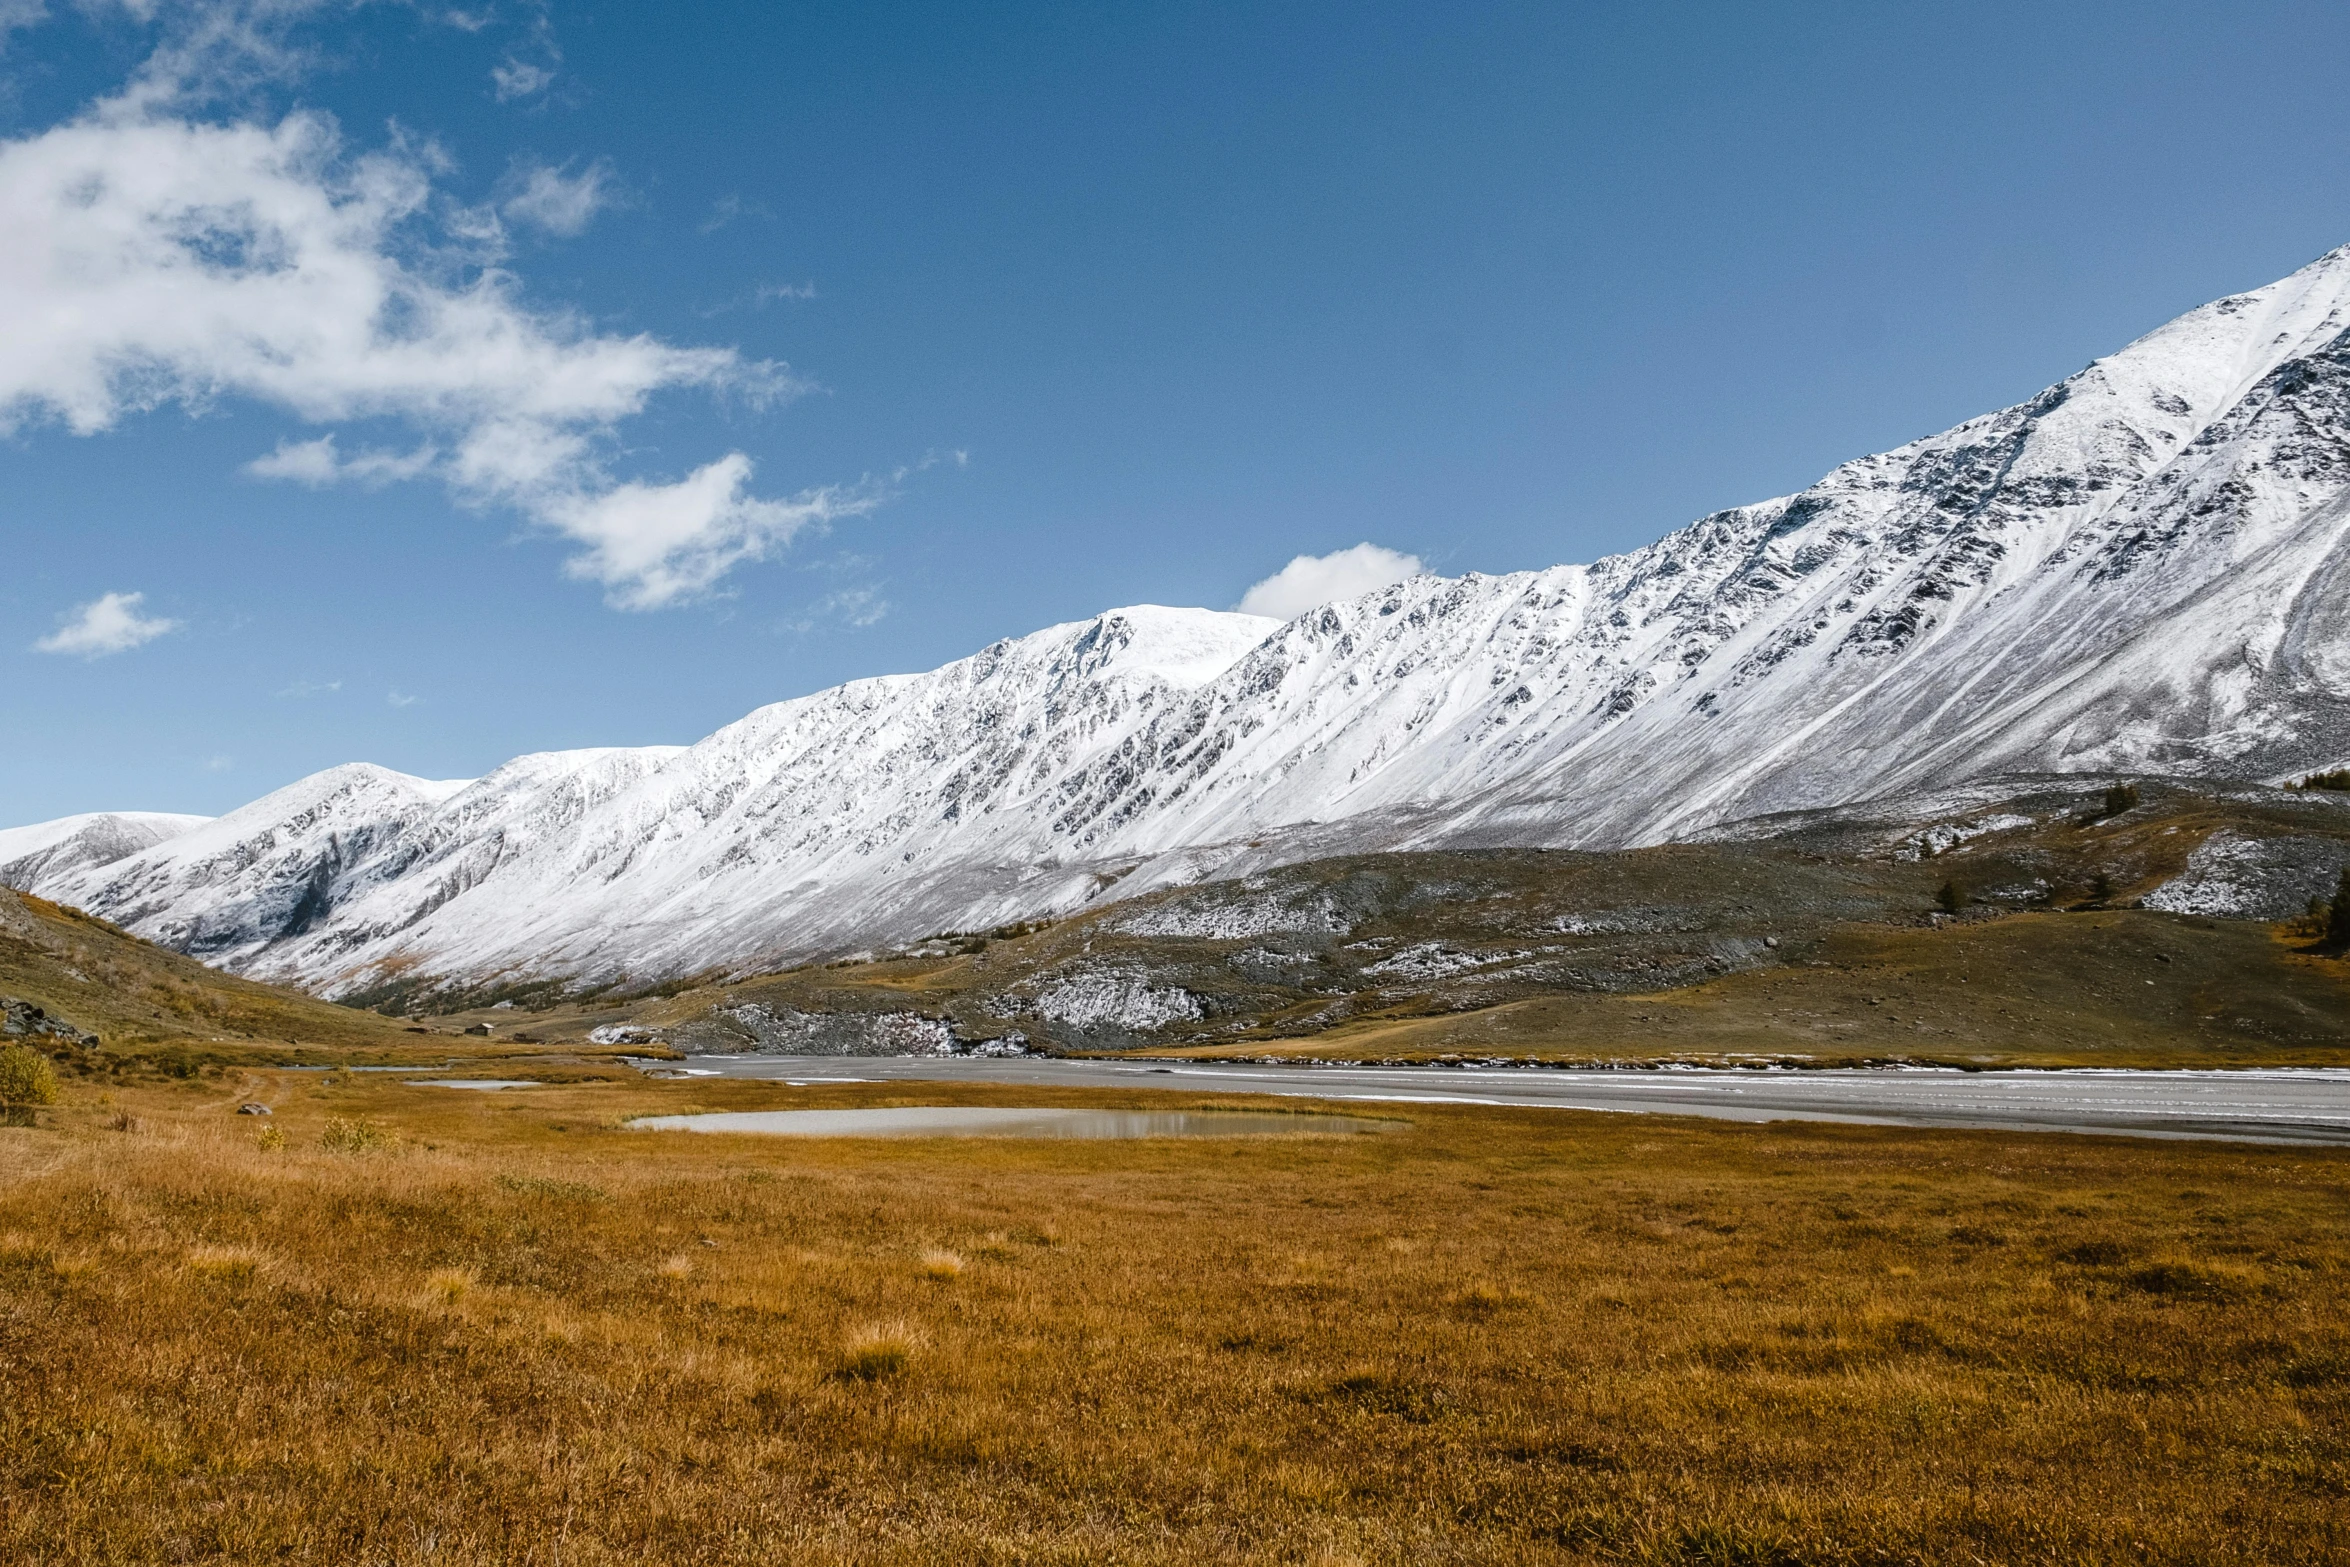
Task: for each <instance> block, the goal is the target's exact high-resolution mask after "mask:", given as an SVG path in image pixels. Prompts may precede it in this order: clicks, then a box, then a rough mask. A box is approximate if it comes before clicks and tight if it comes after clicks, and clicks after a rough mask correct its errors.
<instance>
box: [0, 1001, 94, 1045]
mask: <svg viewBox="0 0 2350 1567" xmlns="http://www.w3.org/2000/svg"><path fill="white" fill-rule="evenodd" d="M0 1036H4V1037H6V1038H10V1039H27V1040H43V1039H54V1040H58V1041H61V1042H62V1043H65V1044H68V1045H78V1046H80V1047H81V1048H82V1049H84V1050H95V1049H97V1048H98V1036H97V1035H96V1034H93V1033H90V1032H88V1031H87V1030H85V1029H80V1028H76V1027H75V1026H74V1025H73V1024H71V1023H68V1022H67V1021H66V1020H65V1019H63V1018H61V1017H56V1016H53V1015H51V1014H50V1013H49V1012H48V1011H46V1010H45V1009H43V1008H41V1007H38V1006H35V1005H34V1004H33V1003H32V1002H30V1001H19V1000H18V999H17V998H16V997H14V996H6V997H0Z"/></svg>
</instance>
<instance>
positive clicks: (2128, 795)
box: [2098, 783, 2138, 816]
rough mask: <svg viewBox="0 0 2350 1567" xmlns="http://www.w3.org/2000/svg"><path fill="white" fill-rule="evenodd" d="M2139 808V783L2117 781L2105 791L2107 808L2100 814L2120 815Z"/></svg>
mask: <svg viewBox="0 0 2350 1567" xmlns="http://www.w3.org/2000/svg"><path fill="white" fill-rule="evenodd" d="M2137 808H2138V787H2137V785H2135V784H2125V783H2117V784H2115V785H2114V786H2113V787H2112V788H2110V789H2108V790H2106V791H2105V809H2104V810H2102V811H2100V812H2099V813H2098V814H2099V815H2100V816H2119V815H2121V814H2122V813H2123V812H2124V811H2134V810H2136V809H2137Z"/></svg>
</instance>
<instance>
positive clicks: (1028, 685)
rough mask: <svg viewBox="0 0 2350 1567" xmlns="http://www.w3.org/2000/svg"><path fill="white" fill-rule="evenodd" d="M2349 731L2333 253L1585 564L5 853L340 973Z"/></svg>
mask: <svg viewBox="0 0 2350 1567" xmlns="http://www.w3.org/2000/svg"><path fill="white" fill-rule="evenodd" d="M2345 760H2350V250H2345V251H2337V252H2334V253H2332V254H2329V255H2327V256H2325V257H2322V258H2320V259H2319V260H2318V261H2317V262H2315V263H2313V264H2312V265H2310V266H2309V267H2307V268H2304V269H2303V270H2302V271H2300V272H2298V273H2296V274H2294V275H2293V276H2292V277H2290V278H2287V279H2285V280H2284V281H2282V282H2279V283H2276V284H2273V285H2271V286H2269V287H2267V288H2263V289H2260V290H2257V291H2255V292H2253V293H2249V294H2242V295H2237V296H2233V297H2230V298H2227V299H2223V300H2220V301H2217V302H2216V303H2214V304H2211V305H2207V306H2205V307H2203V308H2202V309H2199V310H2195V311H2192V312H2190V313H2188V314H2187V315H2185V316H2182V317H2180V318H2179V319H2178V320H2177V321H2174V322H2172V323H2170V324H2169V325H2167V326H2165V327H2163V328H2161V329H2160V330H2158V331H2156V332H2154V333H2152V334H2150V335H2148V336H2147V337H2145V338H2142V339H2140V340H2139V341H2138V342H2136V343H2133V344H2131V345H2130V346H2128V347H2127V348H2125V349H2123V350H2122V351H2121V352H2119V353H2117V354H2115V355H2113V356H2112V357H2110V358H2107V359H2102V360H2099V361H2098V362H2096V363H2094V364H2092V365H2090V366H2088V367H2087V368H2086V369H2084V370H2082V371H2081V372H2080V373H2079V374H2077V375H2074V376H2072V377H2070V378H2068V379H2067V380H2065V381H2063V382H2061V383H2059V384H2058V385H2057V386H2054V387H2051V388H2050V389H2048V390H2047V391H2046V392H2044V393H2042V394H2040V395H2039V396H2037V397H2035V398H2032V399H2031V400H2029V401H2028V402H2025V403H2022V404H2019V405H2017V406H2016V407H2013V408H2009V409H2005V410H2002V411H2001V412H1998V413H1994V414H1989V415H1986V416H1984V417H1982V418H1979V419H1975V420H1970V421H1969V422H1967V423H1966V424H1963V425H1960V426H1959V427H1957V428H1956V429H1953V430H1950V431H1947V432H1944V433H1943V434H1940V435H1936V436H1932V437H1929V438H1927V439H1924V440H1920V441H1917V442H1913V443H1911V444H1910V445H1908V446H1904V447H1902V448H1900V449H1898V450H1896V451H1892V452H1888V453H1885V454H1883V455H1881V456H1876V457H1868V458H1863V459H1861V460H1859V461H1857V462H1853V463H1848V464H1846V465H1845V466H1844V467H1842V468H1839V469H1837V470H1836V471H1835V472H1833V473H1831V474H1829V475H1828V476H1827V477H1826V478H1824V479H1823V480H1821V481H1820V482H1819V483H1818V484H1816V485H1814V486H1812V487H1811V488H1810V489H1808V490H1806V491H1804V492H1803V493H1802V494H1800V495H1795V496H1791V497H1786V498H1783V499H1779V500H1773V501H1766V502H1763V503H1761V504H1758V505H1754V506H1746V507H1740V508H1737V509H1734V510H1730V511H1725V512H1721V513H1718V514H1716V515H1714V516H1711V517H1707V518H1704V519H1702V520H1701V521H1699V522H1697V523H1695V524H1692V525H1691V526H1689V527H1687V528H1685V529H1682V530H1681V531H1680V532H1678V533H1675V534H1673V535H1672V536H1670V537H1669V538H1666V539H1664V540H1662V541H1660V542H1659V543H1657V544H1655V545H1652V546H1650V547H1649V548H1647V549H1643V550H1638V551H1635V552H1633V553H1631V554H1628V555H1622V556H1617V557H1613V558H1611V559H1607V560H1602V561H1599V562H1597V563H1595V564H1593V565H1589V566H1561V567H1557V568H1554V569H1551V570H1548V571H1540V572H1529V573H1522V574H1519V575H1514V576H1506V577H1478V576H1470V577H1464V578H1458V579H1444V578H1437V577H1421V578H1416V579H1414V580H1412V581H1410V582H1407V583H1404V584H1401V585H1399V586H1397V587H1394V588H1391V589H1386V590H1382V591H1380V592H1377V593H1373V594H1369V595H1366V596H1365V597H1363V598H1360V599H1357V600H1354V601H1352V602H1349V603H1343V604H1336V605H1332V606H1329V607H1327V608H1324V609H1320V610H1316V611H1313V612H1311V613H1309V614H1307V615H1304V616H1301V617H1300V618H1298V619H1296V620H1294V621H1291V622H1289V623H1287V624H1276V623H1274V622H1271V621H1266V620H1260V619H1255V618H1252V617H1248V616H1238V615H1223V614H1216V613H1212V612H1209V611H1204V610H1166V609H1154V608H1136V609H1128V610H1121V611H1116V612H1113V613H1111V614H1108V615H1104V616H1101V617H1099V618H1098V619H1095V620H1092V621H1087V622H1083V623H1079V624H1074V625H1068V626H1057V627H1053V628H1050V629H1048V630H1045V631H1041V632H1037V633H1035V634H1034V635H1032V636H1028V637H1023V638H1019V639H1017V640H1012V641H1006V642H1002V643H998V644H997V645H995V646H994V647H991V648H988V649H986V650H985V651H983V652H981V653H979V654H976V655H974V656H973V657H971V658H968V659H964V660H961V661H959V662H957V663H954V664H950V665H948V666H946V667H945V668H943V669H939V670H935V671H932V672H930V673H928V674H924V675H911V676H893V677H889V678H886V679H878V680H866V681H858V682H854V683H852V684H849V685H846V686H842V687H839V688H837V689H835V690H831V691H826V692H821V693H818V694H816V695H814V696H809V697H804V698H800V699H798V700H796V701H791V702H784V703H780V704H778V705H776V706H774V707H770V708H766V709H762V710H761V711H759V712H757V713H754V714H752V715H751V716H750V717H748V718H746V719H744V720H742V721H741V722H740V723H737V724H734V725H731V726H729V727H728V728H726V729H723V730H720V731H719V732H718V733H717V734H715V735H712V736H711V737H709V738H708V739H706V740H704V741H702V742H701V743H700V744H698V745H695V746H692V747H688V748H683V749H656V750H638V751H594V752H569V753H562V754H557V755H548V756H534V757H525V758H522V759H520V760H518V761H516V762H513V763H510V764H508V765H507V766H506V767H504V768H501V769H499V770H498V771H497V772H496V773H493V774H491V775H490V776H489V777H487V778H484V779H481V780H479V781H477V782H474V783H471V784H435V783H428V782H426V781H423V780H419V779H411V778H405V777H402V776H401V775H399V774H395V773H389V772H386V771H384V770H382V769H379V768H368V767H346V768H338V769H335V770H333V771H331V772H328V773H324V774H320V775H318V776H317V777H315V778H311V779H306V780H303V781H302V782H300V783H298V784H295V785H293V786H291V787H289V788H287V789H285V790H281V791H279V793H278V794H275V795H272V796H270V797H268V798H267V799H264V800H261V801H257V802H255V803H254V804H253V805H251V806H248V807H246V808H245V809H243V810H241V811H238V812H236V813H233V814H232V815H230V816H227V817H223V818H221V819H220V820H218V821H215V822H212V823H209V824H205V825H203V826H200V827H197V828H195V829H193V830H191V831H187V832H184V833H182V834H180V835H179V836H176V837H173V838H171V839H170V840H169V841H166V842H160V843H157V844H156V845H154V846H152V847H150V848H147V849H144V850H142V851H140V852H136V853H132V854H129V855H127V856H124V857H120V858H116V859H113V860H109V861H106V862H104V863H96V864H80V865H73V866H66V865H63V864H60V865H59V866H56V867H50V866H46V865H44V866H42V867H39V868H36V869H35V870H33V871H30V872H25V873H22V874H24V875H25V876H26V877H27V879H26V880H25V881H24V882H23V883H22V884H23V885H27V886H29V887H30V888H31V889H32V890H35V891H39V892H42V893H43V894H45V895H47V896H51V897H56V898H59V899H62V900H64V901H68V902H72V903H76V904H79V905H81V906H82V907H84V908H87V909H89V910H91V911H92V912H95V913H99V914H103V915H105V916H106V917H108V918H111V919H114V920H116V921H118V922H119V923H122V924H124V925H126V926H128V927H130V928H131V929H133V930H135V931H137V932H139V933H140V934H142V935H147V936H150V937H152V938H154V939H157V940H160V941H163V942H165V943H167V944H169V945H173V946H176V947H179V948H180V949H181V950H184V951H188V952H192V953H197V954H199V955H202V956H205V957H207V958H208V959H210V960H212V961H215V962H217V963H220V964H222V965H223V966H226V967H229V968H233V969H236V970H238V971H240V972H247V973H252V974H255V975H257V976H259V977H264V978H272V979H282V980H291V981H295V982H299V983H303V984H306V985H309V986H312V987H313V988H316V989H318V990H320V991H322V992H323V993H326V994H330V995H335V996H345V997H349V996H370V995H372V996H379V997H380V996H386V995H392V994H397V993H398V992H399V991H400V990H401V989H403V988H412V989H419V990H432V989H436V988H437V989H440V990H443V991H458V992H471V993H475V994H485V993H489V992H491V991H494V989H495V987H497V986H500V985H510V984H515V983H518V982H521V981H524V980H528V979H532V978H538V977H545V976H560V977H567V978H575V979H578V980H581V981H583V982H586V981H592V982H607V981H614V980H621V979H626V980H631V981H635V982H646V981H650V980H654V979H662V978H669V977H674V976H678V975H683V974H695V973H707V972H713V971H716V972H745V971H749V970H754V969H758V968H762V967H772V966H776V965H779V964H782V963H785V962H790V961H797V960H800V959H804V958H807V957H810V956H815V955H822V954H833V953H841V952H845V951H848V950H851V949H854V948H858V947H863V946H867V945H875V944H881V943H892V942H902V941H905V940H908V939H910V938H912V937H914V936H916V935H918V934H920V933H921V932H923V931H935V930H969V929H977V928H987V927H990V926H995V925H1000V924H1003V923H1005V922H1008V921H1012V920H1016V919H1022V918H1026V917H1029V916H1033V915H1038V914H1045V913H1054V912H1061V911H1066V910H1069V909H1072V908H1076V907H1079V906H1082V905H1084V904H1086V903H1088V902H1092V901H1097V900H1099V899H1102V898H1104V897H1109V896H1124V895H1127V894H1130V893H1133V892H1137V891H1142V890H1147V889H1149V888H1152V887H1161V886H1167V885H1172V884H1177V883H1182V882H1186V881H1195V880H1199V879H1201V878H1204V877H1207V876H1214V875H1221V876H1231V875H1236V874H1245V873H1246V872H1248V871H1249V870H1251V869H1252V868H1257V867H1262V866H1265V865H1269V864H1276V863H1282V862H1291V861H1297V860H1302V859H1307V858H1313V857H1320V856H1329V855H1335V854H1345V853H1358V852H1366V851H1373V850H1390V849H1421V848H1438V847H1446V846H1460V845H1478V844H1487V845H1493V844H1518V845H1529V846H1553V847H1609V846H1623V845H1632V844H1640V843H1651V842H1658V841H1664V840H1669V839H1673V838H1676V837H1687V836H1691V835H1696V834H1701V833H1705V832H1710V831H1714V830H1716V829H1719V828H1720V827H1722V826H1723V824H1726V823H1730V822H1734V821H1738V820H1741V819H1745V818H1750V817H1753V816H1756V815H1760V814H1763V813H1770V812H1779V811H1787V810H1797V809H1812V808H1818V807H1823V806H1828V805H1833V804H1837V803H1840V802H1845V801H1851V800H1856V799H1865V798H1871V797H1876V796H1881V795H1886V794H1893V793H1901V792H1905V791H1910V790H1915V789H1919V788H1925V787H1947V786H1953V785H1958V784H1964V783H1967V782H1970V781H1973V780H1981V779H1988V778H1994V777H2002V776H2008V775H2016V774H2049V773H2058V774H2066V773H2070V774H2088V775H2117V774H2162V775H2171V776H2185V777H2201V778H2214V779H2260V778H2277V777H2281V776H2285V775H2290V774H2298V773H2303V772H2310V771H2315V770H2317V769H2320V768H2323V767H2328V766H2337V765H2340V764H2341V763H2342V762H2344V761H2345ZM1921 852H1922V851H1921ZM1233 917H1234V918H1236V919H1240V920H1243V921H1244V922H1245V921H1246V920H1247V919H1250V918H1254V917H1256V916H1254V915H1249V914H1246V913H1243V912H1239V911H1235V913H1234V916H1233ZM1268 917H1275V916H1272V915H1268ZM1277 917H1278V918H1279V919H1280V920H1289V919H1291V918H1293V917H1323V916H1318V915H1314V912H1313V911H1289V910H1283V911H1278V914H1277ZM1326 917H1328V918H1333V919H1342V918H1343V917H1344V911H1342V910H1337V911H1330V912H1329V913H1328V914H1327V916H1326ZM1234 929H1235V932H1236V933H1238V932H1239V931H1240V929H1241V927H1239V926H1235V927H1234ZM1398 961H1404V960H1403V959H1401V958H1399V959H1398ZM1409 961H1411V962H1415V963H1421V964H1442V963H1444V962H1448V961H1452V959H1450V958H1447V957H1446V956H1445V955H1443V954H1440V953H1428V954H1420V955H1418V956H1416V957H1413V958H1412V959H1410V960H1409ZM1041 999H1042V998H1041V997H1040V998H1039V1000H1040V1001H1041ZM1072 1004H1075V1003H1072ZM1154 1004H1155V1003H1154ZM1169 1004H1173V1003H1169ZM1136 1016H1137V1017H1139V1016H1140V1014H1139V1013H1138V1014H1136Z"/></svg>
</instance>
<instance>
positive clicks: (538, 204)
mask: <svg viewBox="0 0 2350 1567" xmlns="http://www.w3.org/2000/svg"><path fill="white" fill-rule="evenodd" d="M508 183H509V185H510V187H511V190H512V194H510V195H508V196H507V197H506V198H505V199H504V200H503V201H501V202H499V204H498V211H499V212H501V213H503V214H504V215H505V216H506V218H507V220H508V221H509V222H513V223H519V224H522V225H524V226H525V227H528V228H535V229H541V230H544V231H545V232H547V233H549V234H554V235H558V236H560V237H562V238H566V239H568V238H570V237H571V236H573V235H575V234H582V233H585V232H586V231H587V226H588V224H590V223H591V222H593V221H595V216H596V214H597V213H599V212H601V211H603V210H604V209H605V208H606V207H609V206H611V205H613V203H614V200H615V199H616V188H615V185H614V182H613V174H612V165H611V164H609V163H607V162H605V161H604V160H603V159H601V158H599V159H597V160H596V161H595V162H593V163H590V164H588V165H587V166H586V167H585V168H583V169H581V170H580V171H579V172H578V173H576V174H574V173H572V172H570V166H569V165H568V164H566V165H565V166H564V167H562V168H550V167H548V166H547V165H545V164H535V165H530V164H525V165H520V166H518V167H517V168H516V169H515V170H514V172H513V173H512V175H511V176H509V181H508Z"/></svg>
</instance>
